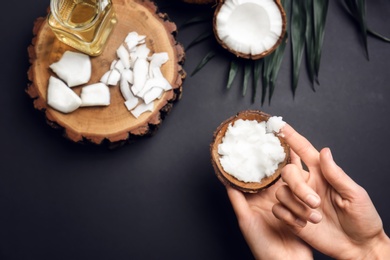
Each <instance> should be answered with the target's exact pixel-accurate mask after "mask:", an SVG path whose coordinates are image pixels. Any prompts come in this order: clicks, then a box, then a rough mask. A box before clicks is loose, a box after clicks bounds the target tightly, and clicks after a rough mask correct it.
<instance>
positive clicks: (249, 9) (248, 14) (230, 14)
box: [214, 0, 284, 56]
mask: <svg viewBox="0 0 390 260" xmlns="http://www.w3.org/2000/svg"><path fill="white" fill-rule="evenodd" d="M283 23H284V18H283V15H282V12H281V10H280V9H279V6H278V5H277V3H275V1H274V0H262V1H258V0H226V1H224V3H223V4H222V5H221V7H220V9H219V11H218V12H217V13H216V17H215V28H214V29H215V33H216V36H217V38H218V39H219V40H220V41H221V42H222V43H223V45H225V46H224V47H226V48H227V49H229V50H232V52H234V53H236V54H238V53H242V54H244V55H248V56H256V55H260V54H262V53H264V52H266V51H268V50H270V49H272V48H273V47H274V46H275V45H276V44H277V43H278V40H279V39H280V37H281V35H282V33H283V32H282V31H283Z"/></svg>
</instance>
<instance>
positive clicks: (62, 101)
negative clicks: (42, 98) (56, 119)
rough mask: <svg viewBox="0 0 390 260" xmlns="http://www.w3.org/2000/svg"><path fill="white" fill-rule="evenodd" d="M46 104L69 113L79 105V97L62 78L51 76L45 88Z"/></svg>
mask: <svg viewBox="0 0 390 260" xmlns="http://www.w3.org/2000/svg"><path fill="white" fill-rule="evenodd" d="M47 104H48V105H49V106H51V107H52V108H54V109H55V110H58V111H60V112H62V113H71V112H73V111H75V110H76V109H77V108H79V107H80V105H81V99H80V97H79V96H78V95H77V94H76V93H75V92H74V91H73V90H72V89H70V88H69V87H68V86H67V85H66V84H65V83H64V82H63V81H62V80H60V79H58V78H56V77H53V76H51V77H50V78H49V86H48V88H47Z"/></svg>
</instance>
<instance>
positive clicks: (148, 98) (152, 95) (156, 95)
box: [143, 88, 164, 104]
mask: <svg viewBox="0 0 390 260" xmlns="http://www.w3.org/2000/svg"><path fill="white" fill-rule="evenodd" d="M163 93H164V90H163V89H162V88H152V89H151V90H149V91H148V92H146V94H145V95H144V98H143V99H144V102H145V104H149V103H151V102H153V101H154V100H156V99H160V98H161V96H162V94H163Z"/></svg>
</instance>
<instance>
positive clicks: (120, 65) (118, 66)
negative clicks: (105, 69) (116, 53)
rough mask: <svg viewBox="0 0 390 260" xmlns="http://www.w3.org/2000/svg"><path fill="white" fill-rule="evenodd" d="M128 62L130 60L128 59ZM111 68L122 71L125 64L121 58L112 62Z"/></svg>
mask: <svg viewBox="0 0 390 260" xmlns="http://www.w3.org/2000/svg"><path fill="white" fill-rule="evenodd" d="M129 62H130V61H129ZM112 69H116V70H117V71H119V72H120V73H122V71H124V70H125V65H124V64H123V62H122V61H121V60H117V61H116V62H115V64H114V67H113V68H112Z"/></svg>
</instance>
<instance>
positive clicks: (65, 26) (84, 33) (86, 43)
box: [48, 0, 117, 56]
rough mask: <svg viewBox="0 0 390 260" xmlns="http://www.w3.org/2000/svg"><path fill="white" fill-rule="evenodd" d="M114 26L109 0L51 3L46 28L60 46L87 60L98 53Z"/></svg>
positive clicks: (52, 1)
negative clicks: (63, 45) (86, 56)
mask: <svg viewBox="0 0 390 260" xmlns="http://www.w3.org/2000/svg"><path fill="white" fill-rule="evenodd" d="M116 23H117V18H116V15H115V12H114V9H113V6H112V2H111V0H51V3H50V14H49V16H48V24H49V26H50V27H51V29H52V31H53V32H54V34H55V35H56V37H57V38H58V39H59V40H60V41H62V42H63V43H65V44H67V45H69V46H71V47H73V48H75V49H77V50H79V51H81V52H84V53H86V54H88V55H91V56H98V55H99V54H101V53H102V51H103V49H104V47H105V45H106V43H107V39H108V37H109V35H110V33H111V31H112V29H113V28H114V26H115V24H116Z"/></svg>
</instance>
